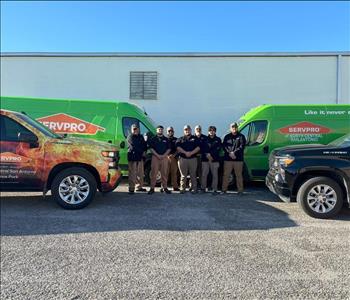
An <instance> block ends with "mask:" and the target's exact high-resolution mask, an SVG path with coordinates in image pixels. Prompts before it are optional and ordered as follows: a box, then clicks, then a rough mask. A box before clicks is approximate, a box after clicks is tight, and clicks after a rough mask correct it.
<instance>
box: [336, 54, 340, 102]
mask: <svg viewBox="0 0 350 300" xmlns="http://www.w3.org/2000/svg"><path fill="white" fill-rule="evenodd" d="M340 94H341V55H337V95H336V99H335V103H336V104H339V101H340Z"/></svg>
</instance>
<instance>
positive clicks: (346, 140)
mask: <svg viewBox="0 0 350 300" xmlns="http://www.w3.org/2000/svg"><path fill="white" fill-rule="evenodd" d="M329 145H330V146H336V147H350V134H347V135H344V136H342V137H340V138H339V139H336V140H334V141H333V142H330V143H329Z"/></svg>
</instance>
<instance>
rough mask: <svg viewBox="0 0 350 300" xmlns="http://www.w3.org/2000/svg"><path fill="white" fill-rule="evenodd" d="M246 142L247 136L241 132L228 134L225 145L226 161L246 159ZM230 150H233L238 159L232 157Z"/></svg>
mask: <svg viewBox="0 0 350 300" xmlns="http://www.w3.org/2000/svg"><path fill="white" fill-rule="evenodd" d="M245 144H246V139H245V136H244V135H243V134H241V133H237V134H234V135H233V134H232V133H229V134H226V135H225V138H224V141H223V147H224V151H225V155H224V160H226V161H243V159H244V157H243V156H244V153H243V151H244V147H245ZM230 152H233V153H234V154H235V155H236V159H232V158H231V157H230V155H229V153H230Z"/></svg>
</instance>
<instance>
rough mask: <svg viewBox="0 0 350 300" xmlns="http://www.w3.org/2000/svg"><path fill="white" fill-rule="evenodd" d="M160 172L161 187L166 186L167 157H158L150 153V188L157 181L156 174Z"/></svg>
mask: <svg viewBox="0 0 350 300" xmlns="http://www.w3.org/2000/svg"><path fill="white" fill-rule="evenodd" d="M158 172H160V175H161V181H162V188H163V189H166V188H167V187H168V158H167V157H164V158H163V159H158V158H157V157H156V156H155V155H152V161H151V189H154V187H155V186H156V183H157V174H158Z"/></svg>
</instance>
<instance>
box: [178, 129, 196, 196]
mask: <svg viewBox="0 0 350 300" xmlns="http://www.w3.org/2000/svg"><path fill="white" fill-rule="evenodd" d="M175 145H176V150H177V152H178V153H179V156H180V158H179V162H178V164H179V169H180V173H181V181H180V194H183V193H185V191H186V179H187V175H188V174H190V178H191V187H192V194H196V193H197V176H196V170H197V158H196V154H197V153H198V152H199V151H200V147H199V146H200V144H199V140H198V139H197V138H196V137H195V136H194V135H192V134H191V127H190V126H189V125H186V126H185V127H184V136H182V137H181V138H179V139H178V140H177V141H176V144H175Z"/></svg>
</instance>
